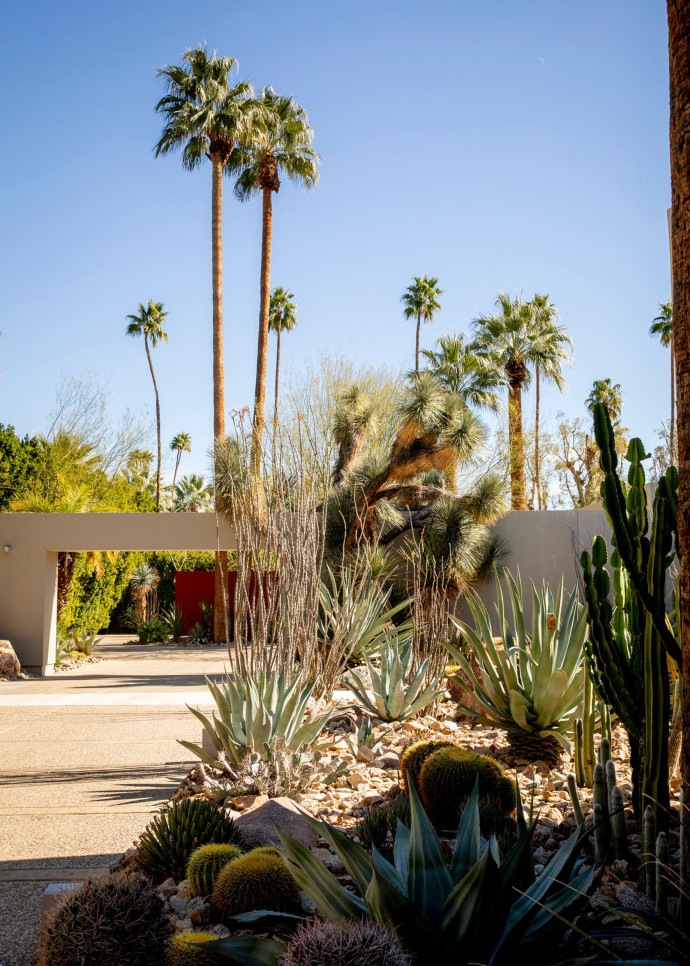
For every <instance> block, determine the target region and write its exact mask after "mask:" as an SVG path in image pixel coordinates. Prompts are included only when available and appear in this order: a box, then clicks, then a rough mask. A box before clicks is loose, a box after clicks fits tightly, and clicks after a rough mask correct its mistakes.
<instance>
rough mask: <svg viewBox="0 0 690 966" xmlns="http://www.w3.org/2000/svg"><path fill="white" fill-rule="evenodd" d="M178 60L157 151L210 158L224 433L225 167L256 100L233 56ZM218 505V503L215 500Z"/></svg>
mask: <svg viewBox="0 0 690 966" xmlns="http://www.w3.org/2000/svg"><path fill="white" fill-rule="evenodd" d="M182 59H183V63H182V65H180V66H170V65H168V66H166V67H162V68H161V69H160V70H159V71H158V74H159V76H160V77H163V78H164V79H165V83H166V87H167V92H166V94H165V95H164V97H162V98H161V99H160V101H159V102H158V104H156V111H157V112H158V113H159V114H162V115H163V117H164V118H165V126H164V128H163V132H162V134H161V136H160V139H159V141H158V143H157V144H156V147H155V155H156V157H158V156H159V155H163V154H168V153H169V152H171V151H177V150H179V151H181V152H182V164H183V165H184V167H185V168H186V169H187V170H188V171H193V170H194V169H195V168H197V167H198V166H199V165H200V164H202V163H203V162H204V161H205V160H206V158H208V159H209V160H210V162H211V177H212V192H211V248H212V282H213V439H214V449H215V446H216V444H217V441H218V440H223V439H225V381H224V369H223V234H222V222H223V217H222V216H223V173H224V172H225V173H227V170H228V168H227V164H228V159H229V158H230V156H231V155H232V153H233V149H236V145H237V144H238V143H244V142H245V141H246V140H247V139H248V138H249V137H250V136H251V132H252V126H253V123H254V121H255V118H256V104H255V101H254V100H253V91H252V87H251V84H250V83H249V82H248V81H240V82H239V83H238V84H235V85H234V86H232V87H231V86H230V81H229V77H230V74H231V72H232V71H233V70H235V68H236V67H237V61H236V60H235V58H234V57H218V55H217V54H216V52H215V51H214V52H213V53H212V54H211V55H210V56H209V53H208V50H207V49H206V47H197V48H195V49H194V50H187V51H186V53H185V54H184V56H183V58H182ZM216 509H219V504H217V506H216ZM226 570H227V554H226V553H225V551H222V552H220V553H217V554H216V567H215V595H214V600H215V604H214V612H213V613H214V619H213V620H214V626H213V632H214V638H215V640H216V641H221V640H225V641H227V640H228V632H227V627H226V621H225V606H224V603H223V602H224V587H223V583H224V580H225V577H224V574H225V572H226Z"/></svg>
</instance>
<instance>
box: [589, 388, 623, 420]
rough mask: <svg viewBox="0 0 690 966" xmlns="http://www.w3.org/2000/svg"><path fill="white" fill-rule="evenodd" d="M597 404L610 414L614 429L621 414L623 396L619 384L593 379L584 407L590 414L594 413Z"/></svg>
mask: <svg viewBox="0 0 690 966" xmlns="http://www.w3.org/2000/svg"><path fill="white" fill-rule="evenodd" d="M597 403H603V404H604V405H605V406H606V408H607V409H608V411H609V413H610V414H611V422H612V423H613V425H614V427H616V426H618V424H619V422H620V418H621V413H622V412H623V396H622V394H621V384H620V383H619V382H616V383H612V382H611V380H610V379H595V380H594V383H593V384H592V391H591V392H590V394H589V396H587V399H586V400H585V405H586V406H587V409H589V411H590V412H593V411H594V406H595V405H596V404H597Z"/></svg>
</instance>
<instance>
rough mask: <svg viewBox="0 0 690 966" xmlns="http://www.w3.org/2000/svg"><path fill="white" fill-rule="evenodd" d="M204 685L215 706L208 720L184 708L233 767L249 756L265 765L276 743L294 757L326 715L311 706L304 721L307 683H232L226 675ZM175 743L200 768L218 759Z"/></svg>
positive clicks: (312, 738)
mask: <svg viewBox="0 0 690 966" xmlns="http://www.w3.org/2000/svg"><path fill="white" fill-rule="evenodd" d="M206 684H207V685H208V688H209V690H210V692H211V694H212V696H213V700H214V701H215V704H216V712H214V713H213V720H212V721H209V719H208V718H207V717H206V715H204V714H202V713H201V711H199V710H198V709H197V708H190V707H189V705H187V707H188V708H189V710H190V711H191V712H192V714H193V715H196V717H197V718H198V719H199V721H201V723H202V724H203V726H204V728H205V729H206V732H207V734H208V736H209V737H210V739H211V742H212V743H213V747H214V748H215V749H216V752H217V753H218V756H221V755H222V756H224V757H225V759H226V760H227V761H228V762H229V763H231V764H233V765H239V764H240V762H241V761H242V759H243V758H244V757H245V756H246V755H247V754H248V753H249V752H258V753H259V754H260V755H261V756H262V758H264V759H265V760H268V759H269V757H270V755H271V750H272V748H274V747H275V746H276V745H277V744H280V745H281V746H282V747H284V748H288V749H289V750H290V751H295V752H299V751H301V750H302V749H304V748H307V747H309V745H311V744H313V743H314V741H315V740H316V738H317V737H318V735H319V734H320V733H321V731H322V730H323V728H324V727H325V726H326V723H327V722H328V719H329V718H330V716H331V711H330V710H329V711H327V712H326V713H325V714H322V715H318V714H317V711H318V706H316V705H315V706H314V708H313V709H312V711H311V712H310V713H309V714H307V715H306V717H305V714H306V710H307V703H308V701H309V698H310V697H311V693H312V691H313V690H314V684H313V682H312V683H311V684H306V685H305V684H301V683H300V681H299V679H297V680H295V681H293V682H292V684H290V685H287V684H286V683H285V676H284V675H283V674H281V675H280V676H278V677H276V676H272V677H270V678H267V677H266V676H265V675H264V674H261V676H260V677H259V680H258V681H253V680H252V679H251V678H249V677H248V678H246V679H245V680H242V679H241V678H237V679H236V680H234V681H233V679H232V678H231V677H230V676H229V675H226V676H225V679H224V680H223V681H222V682H221V683H220V684H216V683H214V682H213V681H211V680H209V679H208V678H206ZM180 744H181V745H182V746H183V747H184V748H186V749H187V750H188V751H191V752H192V753H193V754H195V755H196V756H197V757H198V758H200V759H201V760H202V761H204V762H206V764H209V765H213V766H215V765H217V763H218V759H217V758H214V757H213V756H212V755H210V754H209V753H208V752H206V751H204V749H203V748H201V747H200V746H199V745H195V744H193V743H192V742H191V741H180Z"/></svg>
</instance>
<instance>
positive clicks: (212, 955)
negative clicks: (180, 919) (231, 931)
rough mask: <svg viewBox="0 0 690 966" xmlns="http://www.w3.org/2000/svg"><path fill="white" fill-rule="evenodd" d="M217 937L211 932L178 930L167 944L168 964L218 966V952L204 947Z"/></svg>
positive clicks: (220, 960)
mask: <svg viewBox="0 0 690 966" xmlns="http://www.w3.org/2000/svg"><path fill="white" fill-rule="evenodd" d="M217 939H218V937H217V936H214V935H213V933H212V932H178V933H177V934H176V935H175V936H173V937H172V939H171V940H170V943H169V944H168V958H169V960H170V966H219V964H220V963H222V962H223V960H222V959H221V957H220V956H219V955H218V953H217V952H215V951H214V952H212V951H211V949H206V948H205V947H206V945H207V944H208V943H213V942H215V941H216V940H217Z"/></svg>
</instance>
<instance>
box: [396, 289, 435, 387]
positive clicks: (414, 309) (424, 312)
mask: <svg viewBox="0 0 690 966" xmlns="http://www.w3.org/2000/svg"><path fill="white" fill-rule="evenodd" d="M441 295H443V289H442V288H439V287H438V279H437V278H434V277H433V276H427V275H423V276H420V275H415V276H414V279H413V280H412V285H408V287H407V288H406V289H405V291H404V293H403V294H402V296H401V298H400V301H401V302H402V303H403V305H404V306H405V308H404V310H403V315H404V316H405V318H406V319H416V320H417V341H416V344H415V353H414V367H415V371H416V372H419V331H420V329H421V325H422V319H424V321H425V322H433V321H434V313H436V312H440V311H441V303H440V302H439V300H438V299H439V296H441Z"/></svg>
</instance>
